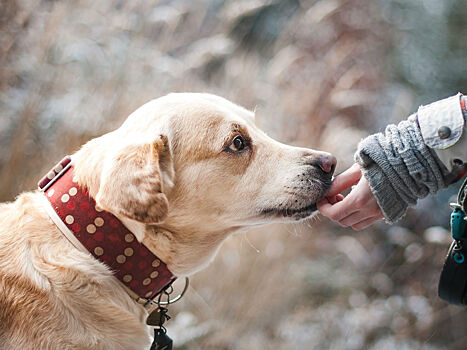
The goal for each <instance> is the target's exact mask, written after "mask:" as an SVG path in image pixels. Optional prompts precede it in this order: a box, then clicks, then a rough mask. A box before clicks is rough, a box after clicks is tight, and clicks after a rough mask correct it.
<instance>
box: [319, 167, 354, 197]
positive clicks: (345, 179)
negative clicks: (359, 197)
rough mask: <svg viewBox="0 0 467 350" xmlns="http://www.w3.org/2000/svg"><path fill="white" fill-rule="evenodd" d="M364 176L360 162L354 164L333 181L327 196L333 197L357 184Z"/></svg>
mask: <svg viewBox="0 0 467 350" xmlns="http://www.w3.org/2000/svg"><path fill="white" fill-rule="evenodd" d="M361 177H362V172H361V170H360V166H359V165H358V164H356V163H355V164H354V165H352V166H351V167H350V168H348V169H347V170H346V171H344V172H343V173H341V174H339V175H337V176H336V177H335V179H334V181H333V182H332V185H331V188H330V189H329V191H328V192H327V193H326V195H325V196H326V197H333V196H335V195H336V194H339V193H341V192H342V191H344V190H346V189H347V188H349V187H350V186H352V185H355V184H356V183H357V182H358V181H359V180H360V178H361Z"/></svg>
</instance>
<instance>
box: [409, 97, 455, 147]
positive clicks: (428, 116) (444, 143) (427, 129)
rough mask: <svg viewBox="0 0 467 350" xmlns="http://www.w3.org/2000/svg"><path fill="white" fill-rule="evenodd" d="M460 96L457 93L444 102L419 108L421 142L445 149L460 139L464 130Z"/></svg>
mask: <svg viewBox="0 0 467 350" xmlns="http://www.w3.org/2000/svg"><path fill="white" fill-rule="evenodd" d="M460 96H461V93H458V94H457V95H454V96H451V97H448V98H446V99H444V100H440V101H436V102H433V103H431V104H429V105H427V106H420V107H419V109H418V112H417V116H418V123H419V125H420V130H421V133H422V137H423V140H424V141H425V144H426V145H427V146H428V147H430V148H434V149H445V148H448V147H451V146H452V145H454V144H455V143H456V142H457V141H458V140H459V139H460V137H461V135H462V133H463V128H464V116H463V114H462V110H461V105H460Z"/></svg>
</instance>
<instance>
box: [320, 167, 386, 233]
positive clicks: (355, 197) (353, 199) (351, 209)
mask: <svg viewBox="0 0 467 350" xmlns="http://www.w3.org/2000/svg"><path fill="white" fill-rule="evenodd" d="M354 168H355V167H354V166H353V167H351V168H349V169H348V170H347V171H346V172H344V173H342V174H341V175H339V176H338V177H337V178H336V180H338V179H340V180H339V182H338V183H337V185H336V186H335V189H339V188H346V186H348V185H349V184H354V183H353V180H354V179H355V178H357V177H358V178H359V180H358V183H357V185H356V186H355V187H354V188H353V189H352V191H351V192H350V193H349V194H348V195H347V197H344V196H342V195H341V194H335V193H331V194H330V195H329V193H328V194H327V195H326V197H325V198H324V199H322V200H321V201H319V202H318V205H317V206H318V210H319V211H320V212H321V213H322V214H323V215H324V216H327V217H328V218H330V219H331V220H333V221H336V222H338V223H339V225H341V226H343V227H352V228H353V229H354V230H361V229H363V228H366V227H368V226H370V225H372V224H374V223H375V222H377V221H379V220H381V219H383V218H384V216H383V213H382V211H381V208H380V207H379V205H378V203H377V201H376V198H375V197H374V195H373V193H372V192H371V189H370V185H369V183H368V181H367V180H366V178H365V177H364V176H361V172H360V169H359V168H358V169H354Z"/></svg>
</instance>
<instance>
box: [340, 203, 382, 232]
mask: <svg viewBox="0 0 467 350" xmlns="http://www.w3.org/2000/svg"><path fill="white" fill-rule="evenodd" d="M382 218H383V215H382V214H381V211H380V210H379V208H373V209H368V210H363V211H356V212H354V213H353V214H350V215H349V216H347V217H345V218H343V219H342V220H340V221H339V224H340V225H341V226H343V227H352V228H354V229H355V227H356V226H358V227H360V224H361V223H366V222H368V221H369V222H376V221H378V220H381V219H382Z"/></svg>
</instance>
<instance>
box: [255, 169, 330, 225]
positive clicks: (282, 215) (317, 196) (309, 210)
mask: <svg viewBox="0 0 467 350" xmlns="http://www.w3.org/2000/svg"><path fill="white" fill-rule="evenodd" d="M316 182H317V183H319V192H318V193H316V192H315V193H313V194H312V195H309V196H307V197H308V198H309V200H308V201H307V203H303V205H302V206H299V207H298V208H297V207H295V206H285V207H284V206H282V205H278V206H276V207H272V208H266V209H263V210H262V211H261V214H262V215H263V216H267V217H270V218H277V219H292V220H302V219H306V218H307V217H309V216H311V215H312V214H313V213H315V212H316V211H317V210H318V208H317V205H316V203H317V202H319V201H320V200H321V199H322V198H323V197H324V196H325V194H326V193H327V192H328V190H329V188H330V187H331V184H332V179H331V178H330V179H324V180H320V181H316ZM302 198H303V197H302Z"/></svg>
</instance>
